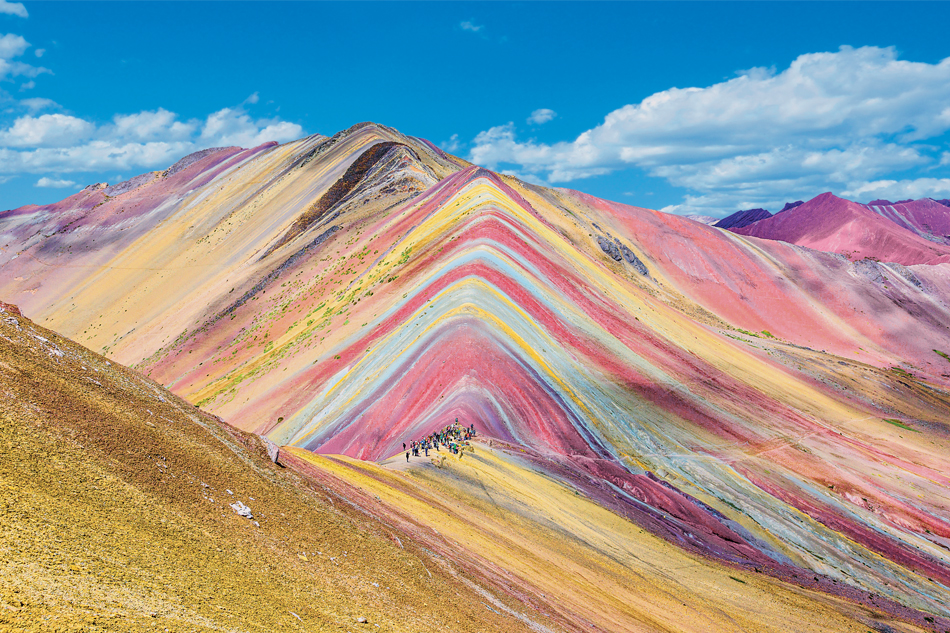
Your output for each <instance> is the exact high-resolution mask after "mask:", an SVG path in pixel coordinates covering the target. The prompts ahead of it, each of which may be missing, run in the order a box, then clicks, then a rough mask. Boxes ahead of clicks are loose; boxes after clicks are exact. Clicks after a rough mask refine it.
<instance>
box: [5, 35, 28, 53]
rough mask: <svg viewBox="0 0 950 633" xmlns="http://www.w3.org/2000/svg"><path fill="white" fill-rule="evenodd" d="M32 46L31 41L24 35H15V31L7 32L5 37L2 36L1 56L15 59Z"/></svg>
mask: <svg viewBox="0 0 950 633" xmlns="http://www.w3.org/2000/svg"><path fill="white" fill-rule="evenodd" d="M29 47H30V43H29V42H27V41H26V39H25V38H24V37H23V36H22V35H14V34H13V33H7V34H6V35H4V36H3V37H0V58H2V59H13V58H14V57H19V56H20V55H22V54H23V53H24V52H26V49H28V48H29Z"/></svg>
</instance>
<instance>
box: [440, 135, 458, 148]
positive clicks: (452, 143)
mask: <svg viewBox="0 0 950 633" xmlns="http://www.w3.org/2000/svg"><path fill="white" fill-rule="evenodd" d="M440 147H441V148H442V149H444V150H445V151H447V152H450V153H451V152H454V151H455V150H457V149H458V148H459V147H461V143H459V135H458V134H453V135H452V136H450V137H449V140H447V141H442V143H441V145H440Z"/></svg>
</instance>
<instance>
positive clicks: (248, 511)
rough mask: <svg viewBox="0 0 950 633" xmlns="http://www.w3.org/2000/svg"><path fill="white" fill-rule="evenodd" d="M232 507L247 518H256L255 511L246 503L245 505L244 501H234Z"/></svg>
mask: <svg viewBox="0 0 950 633" xmlns="http://www.w3.org/2000/svg"><path fill="white" fill-rule="evenodd" d="M231 509H232V510H234V511H235V512H237V513H238V514H239V515H240V516H242V517H244V518H245V519H253V518H254V513H253V512H251V509H250V508H249V507H247V506H246V505H244V504H243V503H241V502H240V501H235V502H234V503H232V504H231Z"/></svg>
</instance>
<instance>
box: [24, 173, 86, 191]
mask: <svg viewBox="0 0 950 633" xmlns="http://www.w3.org/2000/svg"><path fill="white" fill-rule="evenodd" d="M33 186H34V187H51V188H53V189H65V188H66V187H75V186H76V183H75V182H73V181H72V180H56V179H55V178H47V177H46V176H43V177H42V178H40V179H39V180H37V181H36V184H35V185H33Z"/></svg>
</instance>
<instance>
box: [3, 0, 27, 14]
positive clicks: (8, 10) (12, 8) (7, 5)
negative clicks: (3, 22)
mask: <svg viewBox="0 0 950 633" xmlns="http://www.w3.org/2000/svg"><path fill="white" fill-rule="evenodd" d="M0 13H5V14H7V15H16V16H19V17H21V18H27V17H29V14H28V13H27V12H26V7H24V6H23V3H21V2H7V0H0Z"/></svg>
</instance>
